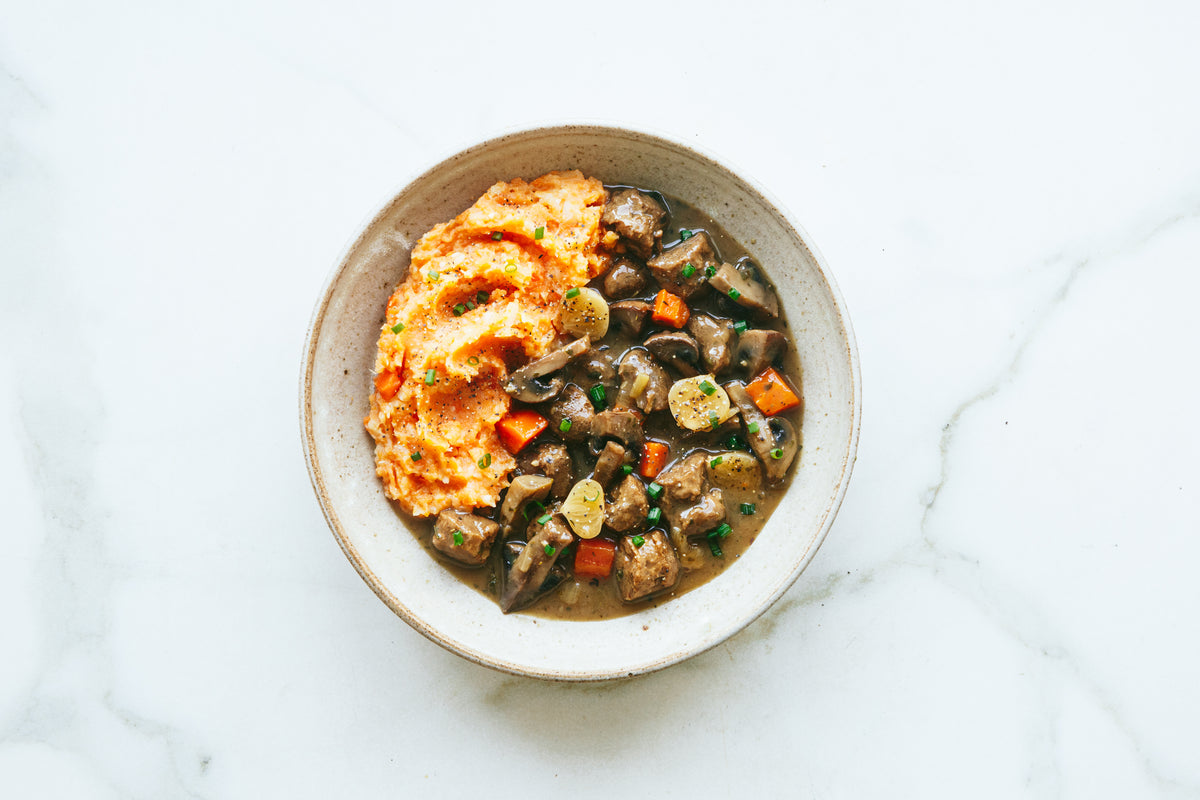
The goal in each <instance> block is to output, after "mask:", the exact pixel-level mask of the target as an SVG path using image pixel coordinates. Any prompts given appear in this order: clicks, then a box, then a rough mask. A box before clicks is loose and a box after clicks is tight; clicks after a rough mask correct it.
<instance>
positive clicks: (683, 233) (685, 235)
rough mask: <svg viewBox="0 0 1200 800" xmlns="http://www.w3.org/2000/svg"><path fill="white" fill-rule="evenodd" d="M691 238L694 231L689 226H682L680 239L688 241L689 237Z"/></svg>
mask: <svg viewBox="0 0 1200 800" xmlns="http://www.w3.org/2000/svg"><path fill="white" fill-rule="evenodd" d="M690 238H692V232H691V231H689V230H688V229H687V228H680V229H679V241H681V242H686V241H687V240H688V239H690Z"/></svg>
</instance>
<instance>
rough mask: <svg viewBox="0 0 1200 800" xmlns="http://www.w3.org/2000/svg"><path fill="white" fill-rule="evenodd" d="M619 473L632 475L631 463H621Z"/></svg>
mask: <svg viewBox="0 0 1200 800" xmlns="http://www.w3.org/2000/svg"><path fill="white" fill-rule="evenodd" d="M621 474H622V475H632V474H633V465H632V464H622V465H621Z"/></svg>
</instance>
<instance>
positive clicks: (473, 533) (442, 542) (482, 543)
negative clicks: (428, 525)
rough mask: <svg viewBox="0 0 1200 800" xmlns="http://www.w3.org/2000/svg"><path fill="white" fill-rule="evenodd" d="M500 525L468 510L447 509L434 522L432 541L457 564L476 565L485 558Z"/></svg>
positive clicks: (481, 562) (482, 562)
mask: <svg viewBox="0 0 1200 800" xmlns="http://www.w3.org/2000/svg"><path fill="white" fill-rule="evenodd" d="M499 531H500V525H499V524H497V523H496V522H494V521H492V520H490V519H487V518H485V517H479V516H476V515H475V514H472V513H471V512H469V511H456V510H454V509H452V508H448V509H446V510H445V511H443V512H442V513H440V514H438V516H437V521H435V522H434V523H433V539H432V543H433V546H434V547H435V548H437V549H438V550H439V551H440V552H442V553H445V554H446V555H447V556H448V557H450V558H452V559H454V560H455V561H457V562H459V563H460V564H466V565H467V566H470V567H478V566H481V565H483V564H484V562H486V561H487V558H488V555H489V554H490V553H491V549H492V541H493V540H494V539H495V538H496V534H497V533H499Z"/></svg>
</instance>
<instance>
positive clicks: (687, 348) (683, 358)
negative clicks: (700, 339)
mask: <svg viewBox="0 0 1200 800" xmlns="http://www.w3.org/2000/svg"><path fill="white" fill-rule="evenodd" d="M646 347H647V348H649V350H650V352H651V353H654V355H656V356H658V359H659V361H662V362H663V363H664V364H667V365H669V366H672V367H674V368H675V369H676V370H677V371H678V372H679V373H680V374H681V375H683V376H684V377H688V378H690V377H691V376H693V375H698V374H699V370H697V369H696V363H697V362H698V361H699V360H700V348H699V346H697V344H696V340H695V339H693V338H692V337H691V336H688V335H687V334H686V333H684V332H683V331H663V332H662V333H656V334H654V335H653V336H651V337H649V338H648V339H646Z"/></svg>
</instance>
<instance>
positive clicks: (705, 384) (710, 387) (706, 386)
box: [700, 381, 717, 397]
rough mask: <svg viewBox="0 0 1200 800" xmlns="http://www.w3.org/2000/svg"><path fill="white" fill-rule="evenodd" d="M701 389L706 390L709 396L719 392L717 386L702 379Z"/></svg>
mask: <svg viewBox="0 0 1200 800" xmlns="http://www.w3.org/2000/svg"><path fill="white" fill-rule="evenodd" d="M700 391H702V392H704V393H705V394H706V395H708V396H709V397H712V396H713V395H714V394H716V392H717V387H715V386H713V385H712V384H711V383H709V382H708V381H700Z"/></svg>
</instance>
